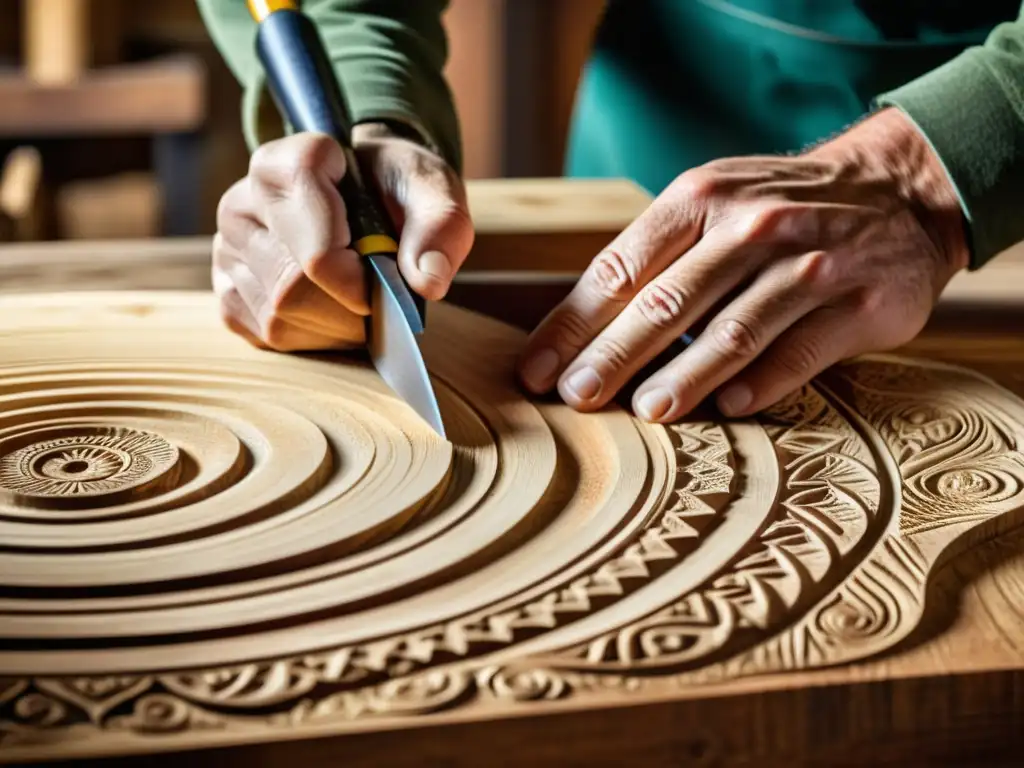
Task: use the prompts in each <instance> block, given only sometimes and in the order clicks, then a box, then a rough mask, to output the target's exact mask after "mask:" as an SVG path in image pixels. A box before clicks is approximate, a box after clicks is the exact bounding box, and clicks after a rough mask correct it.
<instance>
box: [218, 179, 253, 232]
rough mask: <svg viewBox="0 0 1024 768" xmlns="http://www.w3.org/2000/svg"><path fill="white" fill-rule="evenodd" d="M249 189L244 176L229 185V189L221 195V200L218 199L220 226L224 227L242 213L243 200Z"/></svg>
mask: <svg viewBox="0 0 1024 768" xmlns="http://www.w3.org/2000/svg"><path fill="white" fill-rule="evenodd" d="M247 189H248V182H247V179H245V178H242V179H239V180H238V181H236V182H235V183H234V184H232V185H231V186H230V187H228V190H227V191H226V192H225V193H224V194H223V195H221V197H220V200H218V201H217V226H218V228H223V227H224V225H225V224H227V223H228V222H230V221H231V220H232V219H234V218H236V217H237V216H239V215H240V214H241V211H242V205H241V200H242V198H243V197H244V196H245V195H246V192H247Z"/></svg>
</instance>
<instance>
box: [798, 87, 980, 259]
mask: <svg viewBox="0 0 1024 768" xmlns="http://www.w3.org/2000/svg"><path fill="white" fill-rule="evenodd" d="M837 152H838V153H839V154H840V155H842V156H843V157H844V158H845V160H846V162H847V163H849V162H850V161H851V160H852V161H853V162H854V163H856V164H857V165H858V167H860V168H864V169H872V170H871V172H870V173H869V175H870V176H871V177H876V176H878V177H881V178H880V180H881V181H883V182H884V183H886V185H887V186H889V187H890V188H891V189H892V190H894V191H895V193H896V195H897V196H898V197H899V199H900V200H901V201H902V202H903V203H904V204H906V205H907V207H909V208H910V209H911V210H912V211H913V212H914V213H915V214H916V216H917V218H918V220H919V221H920V222H921V225H922V226H923V227H924V229H925V231H926V232H927V233H928V236H929V238H930V239H931V240H932V242H933V243H934V244H935V246H936V247H937V248H938V249H939V251H940V252H941V253H942V254H943V255H944V256H945V257H946V258H947V260H948V261H949V263H950V265H951V266H952V267H953V268H954V270H955V271H959V270H961V269H964V268H966V267H967V265H968V264H969V262H970V250H969V248H968V245H967V237H966V232H965V219H964V214H963V210H962V208H961V206H960V199H959V197H958V195H957V192H956V188H955V187H954V186H953V183H952V181H951V180H950V178H949V175H948V174H947V173H946V170H945V168H944V167H943V165H942V161H941V160H940V159H939V157H938V155H936V154H935V151H934V150H933V149H932V147H931V145H930V144H929V142H928V140H927V139H926V138H925V136H924V134H922V133H921V131H919V130H918V129H917V127H916V126H915V125H914V124H913V123H912V122H911V120H910V118H908V117H907V116H906V115H905V114H904V113H903V112H902V111H901V110H899V109H896V108H892V107H890V108H886V109H883V110H882V111H880V112H877V113H875V114H874V115H872V116H870V117H869V118H867V119H866V120H863V121H862V122H860V123H857V124H856V125H854V126H853V127H852V128H850V129H849V130H848V131H846V132H845V133H843V134H842V135H840V136H839V137H837V138H835V139H834V140H832V141H830V142H828V143H827V144H824V145H822V146H821V147H819V148H818V149H816V150H815V151H814V152H812V153H811V154H812V155H815V154H822V155H833V156H834V153H837Z"/></svg>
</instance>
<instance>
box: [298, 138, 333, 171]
mask: <svg viewBox="0 0 1024 768" xmlns="http://www.w3.org/2000/svg"><path fill="white" fill-rule="evenodd" d="M293 138H294V144H295V150H294V154H293V158H294V160H293V164H294V165H295V167H296V168H297V169H298V170H299V171H301V172H305V173H312V172H315V171H318V170H319V169H320V168H323V167H324V166H325V165H326V164H328V163H329V162H331V160H333V159H334V156H335V155H336V154H337V153H338V144H337V142H336V141H335V140H334V139H332V138H331V137H330V136H328V135H327V134H324V133H303V134H297V135H296V136H295V137H293Z"/></svg>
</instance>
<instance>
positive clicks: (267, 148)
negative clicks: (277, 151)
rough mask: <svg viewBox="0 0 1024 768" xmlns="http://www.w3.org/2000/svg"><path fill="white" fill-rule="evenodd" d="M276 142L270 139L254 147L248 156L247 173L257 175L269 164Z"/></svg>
mask: <svg viewBox="0 0 1024 768" xmlns="http://www.w3.org/2000/svg"><path fill="white" fill-rule="evenodd" d="M276 144H277V142H274V141H271V142H267V143H266V144H260V145H259V146H258V147H256V149H255V151H254V152H253V153H252V155H250V156H249V173H251V174H253V175H259V174H260V172H261V171H263V170H264V169H265V168H267V167H269V166H270V165H271V161H272V160H273V157H274V148H275V145H276Z"/></svg>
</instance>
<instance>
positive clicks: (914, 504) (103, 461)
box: [0, 293, 1024, 744]
mask: <svg viewBox="0 0 1024 768" xmlns="http://www.w3.org/2000/svg"><path fill="white" fill-rule="evenodd" d="M5 301H6V306H5V307H0V308H2V309H6V311H4V312H0V726H2V727H0V744H2V743H3V741H4V739H5V738H7V739H13V740H15V741H17V740H18V739H20V738H22V736H25V738H26V739H27V740H28V741H31V740H32V739H33V738H37V735H36V734H37V731H38V730H39V729H44V730H45V729H52V728H64V727H70V725H71V724H75V725H74V727H75V728H79V732H81V728H85V729H86V731H87V732H88V733H91V734H93V735H94V736H95V737H96V738H103V734H106V733H110V732H117V733H124V732H132V733H138V734H152V733H180V732H187V731H188V730H189V729H192V728H204V729H206V728H209V729H223V730H224V731H225V732H228V731H231V730H232V729H233V728H236V727H237V728H243V727H249V725H251V723H252V722H254V721H258V722H259V723H261V727H263V726H268V727H272V728H280V729H283V730H288V729H293V728H299V727H302V726H303V725H305V724H307V723H314V724H317V725H319V724H322V723H323V722H324V721H329V722H343V721H347V720H351V719H359V718H364V717H380V716H387V715H389V714H394V715H401V716H403V717H405V716H409V715H414V714H423V713H428V712H433V711H436V710H441V709H445V708H449V707H453V706H458V705H462V704H465V703H467V702H470V701H476V700H479V699H480V698H488V697H489V698H493V699H498V700H501V701H502V702H503V703H504V704H511V703H516V705H522V706H527V705H529V702H536V701H543V700H551V699H556V698H564V697H567V696H572V695H576V694H577V693H580V692H585V691H591V690H604V689H605V688H606V687H618V688H620V689H621V690H623V691H633V690H641V689H645V688H648V687H651V686H657V685H659V684H661V683H659V682H657V681H664V680H666V679H669V677H668V676H670V675H674V674H679V673H685V674H690V675H693V677H690V678H687V679H688V680H691V681H692V680H700V679H705V678H702V677H701V675H704V676H706V677H707V676H710V675H711V674H712V670H717V672H715V674H719V675H721V676H731V675H737V674H746V673H749V672H759V671H772V670H783V669H795V668H801V667H806V666H814V665H819V664H826V663H834V662H835V661H837V660H844V659H849V658H856V657H861V656H863V655H866V654H869V653H871V652H873V651H875V650H877V649H879V648H884V647H886V646H887V644H890V643H892V642H894V641H895V639H898V638H900V637H902V636H904V635H905V634H906V633H907V632H908V631H909V629H910V628H911V627H912V626H913V625H914V624H915V623H916V621H917V619H918V618H919V615H920V610H921V599H922V598H921V596H922V595H923V585H924V583H925V581H926V576H927V573H928V570H929V568H930V567H931V566H932V565H933V564H934V562H935V561H936V559H937V558H938V556H939V554H940V553H941V552H942V551H943V549H944V547H945V546H946V545H947V544H948V543H949V541H950V540H952V538H953V537H954V535H955V533H956V532H957V531H960V530H966V528H967V527H969V526H970V525H973V524H974V523H976V522H978V521H982V520H985V519H988V518H990V517H993V516H995V515H997V514H1000V513H1002V512H1006V511H1010V510H1014V509H1016V508H1017V507H1019V506H1021V505H1022V503H1024V484H1022V480H1021V478H1024V460H1022V457H1021V454H1020V452H1019V451H1018V450H1017V446H1018V445H1020V444H1024V429H1022V428H1021V424H1024V408H1022V407H1021V404H1020V403H1019V402H1018V401H1016V399H1015V398H1013V397H1012V396H1010V395H1008V393H1005V392H1003V391H1001V390H999V389H998V388H997V387H995V386H994V385H992V384H991V382H987V381H985V380H983V379H981V378H980V377H977V376H974V375H973V374H970V373H969V372H964V371H961V370H958V369H946V368H939V367H932V368H929V367H928V366H924V365H920V364H915V363H910V362H906V361H900V360H898V359H891V360H890V359H887V358H881V359H876V360H862V361H857V362H854V363H851V364H850V365H849V366H847V367H844V368H843V369H842V370H841V371H839V372H838V373H833V374H830V375H829V376H828V377H826V378H825V379H824V380H823V381H820V382H817V383H815V384H813V385H808V386H807V387H805V388H804V389H803V390H802V391H800V392H797V393H795V394H794V395H792V396H791V397H789V398H787V399H786V400H785V401H783V402H781V403H779V404H778V405H777V406H775V407H774V408H772V409H771V410H770V411H769V412H767V413H765V414H762V415H761V416H759V417H758V419H756V420H748V421H742V422H729V423H726V422H722V421H715V420H697V419H694V420H690V421H687V422H686V423H682V424H677V425H672V426H670V427H661V426H653V425H648V424H644V423H641V422H639V421H637V420H635V419H633V418H632V417H631V416H629V415H628V414H627V413H625V412H624V411H622V410H619V409H618V408H615V407H610V408H608V409H606V410H604V411H602V412H601V413H598V414H590V415H582V414H577V413H575V412H573V411H571V410H570V409H568V408H566V407H565V406H563V405H560V404H555V403H549V402H541V401H538V402H531V401H528V400H527V399H525V398H524V397H523V395H522V393H521V392H520V391H519V390H518V389H517V387H516V385H515V376H514V371H513V368H514V364H515V360H516V357H517V352H518V349H519V348H520V347H521V345H522V343H523V341H524V336H523V334H521V333H519V332H518V331H514V330H512V329H510V328H508V327H506V326H503V325H500V324H498V323H495V322H493V321H490V320H486V319H484V318H480V317H476V316H472V315H469V314H468V313H465V312H462V311H460V310H457V309H454V308H451V307H447V306H443V305H442V306H438V307H432V308H431V314H430V318H429V322H428V325H429V332H428V334H427V338H426V340H425V342H424V352H425V356H426V359H427V362H428V367H429V369H430V371H431V374H432V376H433V378H434V384H435V387H436V389H437V392H438V396H439V399H440V405H441V411H442V414H443V416H444V419H445V422H446V426H447V430H448V436H449V439H448V440H447V441H445V440H442V439H441V438H440V437H438V436H437V435H436V434H435V433H433V432H432V431H431V430H430V428H429V427H428V426H427V425H426V424H425V423H423V422H422V421H421V420H420V419H419V418H418V417H417V416H416V415H415V413H413V412H412V411H411V409H409V408H408V406H406V405H405V404H404V403H402V402H401V401H400V400H398V399H397V398H396V396H395V395H394V393H392V392H391V390H390V389H388V387H387V386H386V385H385V384H384V383H383V382H382V380H381V379H380V377H379V376H378V375H377V374H376V372H375V371H374V370H373V369H372V368H371V367H370V366H369V365H368V363H367V362H366V360H365V359H363V358H360V357H358V356H351V355H348V356H346V355H319V356H317V355H279V354H275V353H271V352H263V351H258V350H255V349H253V348H251V347H250V346H249V345H247V344H246V343H245V342H243V341H241V340H240V339H238V338H236V337H234V336H232V335H231V334H229V333H228V332H227V331H226V330H224V329H223V328H222V327H221V324H220V320H219V318H218V316H217V313H216V309H215V306H214V302H213V300H212V299H211V298H209V297H206V296H193V295H176V294H166V293H165V294H142V295H127V296H119V295H104V294H89V295H77V296H75V297H74V300H73V301H72V300H71V299H70V298H69V297H66V296H50V297H47V296H39V297H23V298H12V299H7V300H5ZM85 329H87V330H85ZM964 392H967V393H969V395H970V397H969V398H968V399H967V400H966V401H965V400H964V395H963V394H962V393H964ZM965 403H967V404H966V405H965ZM83 723H86V724H87V725H85V726H83V725H82V724H83ZM90 728H91V729H92V730H91V731H90V730H88V729H90ZM5 734H6V735H5Z"/></svg>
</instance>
